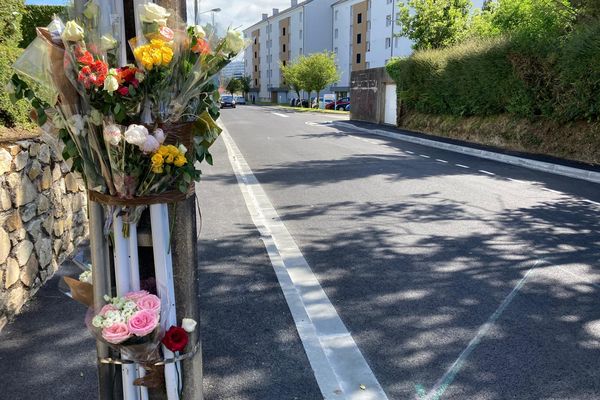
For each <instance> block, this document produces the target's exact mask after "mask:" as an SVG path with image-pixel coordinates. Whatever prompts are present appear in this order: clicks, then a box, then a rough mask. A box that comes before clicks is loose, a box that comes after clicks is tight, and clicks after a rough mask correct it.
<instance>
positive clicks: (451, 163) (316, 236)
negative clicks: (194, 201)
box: [0, 106, 600, 400]
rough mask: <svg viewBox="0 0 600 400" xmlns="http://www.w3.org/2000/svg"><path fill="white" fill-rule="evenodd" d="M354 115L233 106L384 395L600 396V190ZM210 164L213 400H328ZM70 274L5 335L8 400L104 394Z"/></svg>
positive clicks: (1, 353)
mask: <svg viewBox="0 0 600 400" xmlns="http://www.w3.org/2000/svg"><path fill="white" fill-rule="evenodd" d="M340 118H343V117H338V116H336V115H329V114H327V115H324V114H314V113H308V114H300V113H294V112H288V111H285V110H281V109H278V108H271V107H255V106H246V107H238V108H237V109H234V110H224V111H223V121H224V123H225V125H226V127H227V129H228V131H229V134H230V135H231V138H232V139H233V140H234V141H235V143H236V144H237V147H238V148H239V150H240V152H241V154H242V156H243V158H244V159H245V161H246V162H247V163H248V165H249V167H250V168H251V169H252V171H253V173H254V176H255V177H256V178H257V180H258V182H259V183H260V185H261V186H262V189H263V190H264V192H265V194H266V196H267V197H268V200H270V203H271V204H272V206H273V208H274V209H275V210H276V211H277V213H278V215H279V217H280V218H281V220H282V222H283V223H284V224H285V227H286V228H287V231H288V232H289V233H290V234H291V236H292V237H293V239H294V241H295V242H296V245H297V247H298V248H299V249H300V250H301V251H302V254H303V255H304V258H305V259H306V261H307V262H308V264H309V265H310V268H311V269H312V271H313V272H314V274H315V275H316V277H317V278H318V281H319V283H320V285H321V287H322V288H323V289H324V291H325V293H326V294H327V296H328V298H329V300H330V301H331V303H332V304H333V305H334V306H335V311H337V314H338V315H339V317H340V318H341V320H342V321H343V323H344V324H345V326H346V327H347V329H348V330H349V331H350V333H351V334H352V337H353V339H354V341H355V343H356V344H357V346H358V348H359V349H360V351H361V352H362V355H363V356H364V358H365V360H366V362H367V363H368V365H369V366H370V368H371V370H372V372H373V375H374V376H375V377H376V379H377V380H378V381H379V383H380V384H381V386H382V387H383V389H384V390H385V392H386V394H387V397H388V398H389V399H395V400H396V399H397V400H403V399H415V398H416V399H452V400H459V399H460V400H465V399H468V400H472V399H473V400H484V399H485V400H492V399H494V400H504V399H519V400H524V399H531V400H533V399H536V400H537V399H561V400H563V399H568V400H571V399H572V400H579V399H581V400H583V399H598V398H600V368H599V367H600V298H599V296H598V295H599V292H600V274H599V259H600V250H599V248H600V185H595V184H591V183H587V182H583V181H578V180H574V179H568V178H564V177H559V176H554V175H549V174H544V173H540V172H535V171H531V170H527V169H522V168H518V167H513V166H508V165H504V164H500V163H495V162H492V161H485V160H481V159H477V158H473V157H468V156H463V155H458V154H455V153H450V152H446V151H442V150H436V149H432V148H427V147H423V146H418V145H413V144H408V143H404V142H401V141H395V140H391V139H385V138H380V137H376V136H371V135H365V134H362V133H357V132H353V131H352V130H339V129H336V128H335V126H334V125H332V124H331V123H330V121H332V120H335V119H340ZM212 152H213V157H214V161H215V165H214V166H213V167H210V166H204V167H203V171H204V175H203V181H202V182H201V183H200V184H199V185H198V186H197V193H198V195H199V203H200V209H201V212H202V217H203V226H202V233H201V238H200V243H199V250H200V251H199V257H200V259H199V268H200V280H201V286H202V287H201V292H200V298H199V302H200V306H201V310H202V320H201V321H200V329H201V334H202V338H203V359H204V377H205V380H204V397H205V399H206V400H318V399H321V398H323V396H322V394H321V390H320V388H319V385H318V384H317V379H316V377H315V373H314V370H313V368H312V366H311V364H310V362H309V359H308V357H307V354H308V353H307V352H306V351H305V347H304V345H305V343H303V342H302V341H301V339H300V336H299V334H298V330H297V327H296V323H295V320H294V319H293V317H292V315H291V312H290V307H289V306H288V304H287V301H286V297H285V296H284V291H283V290H282V288H281V286H280V284H279V282H278V278H277V276H276V273H275V271H274V268H273V265H272V264H271V260H270V259H269V257H268V254H267V251H266V249H265V244H264V242H263V240H262V238H261V235H260V233H259V231H258V229H257V227H256V226H255V224H254V222H253V218H252V217H253V216H252V215H250V213H249V211H248V209H247V206H246V203H245V198H244V196H243V195H242V192H241V191H240V185H239V184H238V181H237V179H236V176H235V174H234V169H233V167H232V164H231V163H230V160H229V157H228V153H227V149H226V147H225V144H224V141H223V140H222V139H220V140H219V141H218V142H217V143H216V144H215V145H214V146H213V149H212ZM71 272H73V271H70V269H69V267H68V266H67V267H65V268H63V269H61V272H60V273H59V274H58V275H57V276H56V277H55V278H53V279H52V280H51V281H50V282H48V283H47V284H46V285H45V286H44V287H43V288H42V289H41V290H40V291H39V292H38V294H37V295H36V297H35V298H34V300H33V301H31V302H30V303H29V304H28V305H27V306H26V307H25V309H24V311H23V313H22V314H21V315H20V316H19V317H18V318H16V320H15V321H13V322H11V323H10V324H9V325H7V326H6V327H5V328H4V330H3V331H2V333H1V334H0V376H1V377H0V386H1V387H2V390H0V399H33V398H36V399H37V398H40V399H41V398H43V399H77V400H79V399H82V398H94V394H95V393H96V386H95V366H94V354H95V353H94V351H95V349H94V342H93V341H92V340H91V338H90V336H89V333H88V332H87V331H86V328H85V326H84V324H83V323H82V321H83V317H84V315H85V310H84V308H83V307H81V306H79V305H77V304H75V303H74V302H72V301H71V300H69V299H68V298H66V297H65V296H64V295H62V294H61V293H59V292H58V290H57V283H58V279H59V278H60V276H59V275H62V274H69V273H71ZM57 318H59V319H60V323H58V322H57V321H58V320H57ZM350 367H351V366H350Z"/></svg>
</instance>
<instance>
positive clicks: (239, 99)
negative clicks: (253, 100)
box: [235, 96, 246, 106]
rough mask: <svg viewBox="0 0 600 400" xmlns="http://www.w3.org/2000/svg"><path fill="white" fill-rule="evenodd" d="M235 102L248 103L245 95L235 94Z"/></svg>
mask: <svg viewBox="0 0 600 400" xmlns="http://www.w3.org/2000/svg"><path fill="white" fill-rule="evenodd" d="M235 104H241V105H243V106H244V105H246V99H245V98H244V96H235Z"/></svg>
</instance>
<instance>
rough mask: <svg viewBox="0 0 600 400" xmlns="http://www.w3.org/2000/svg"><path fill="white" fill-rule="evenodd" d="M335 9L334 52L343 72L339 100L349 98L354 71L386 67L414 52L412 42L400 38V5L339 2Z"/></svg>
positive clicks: (384, 0)
mask: <svg viewBox="0 0 600 400" xmlns="http://www.w3.org/2000/svg"><path fill="white" fill-rule="evenodd" d="M331 7H332V10H333V12H332V14H333V33H332V36H333V52H334V53H335V54H336V60H337V64H338V69H339V71H340V80H339V81H338V82H337V83H336V84H335V85H333V87H332V90H333V91H335V92H336V93H337V94H338V96H342V97H343V96H345V95H347V94H348V92H349V90H350V74H351V73H352V71H360V70H363V69H367V68H377V67H383V66H384V65H385V64H386V63H387V62H388V60H389V59H390V58H392V57H398V56H407V55H409V54H410V53H411V52H412V50H411V41H410V40H409V39H407V38H402V37H397V36H396V34H397V25H396V23H395V22H396V18H397V13H398V8H397V5H396V1H394V0H339V1H337V2H335V3H334V4H333V5H332V6H331Z"/></svg>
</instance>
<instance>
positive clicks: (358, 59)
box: [356, 53, 361, 64]
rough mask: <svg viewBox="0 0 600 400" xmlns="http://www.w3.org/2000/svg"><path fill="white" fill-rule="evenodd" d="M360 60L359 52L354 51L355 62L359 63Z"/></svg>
mask: <svg viewBox="0 0 600 400" xmlns="http://www.w3.org/2000/svg"><path fill="white" fill-rule="evenodd" d="M360 62H361V57H360V53H356V63H357V64H360Z"/></svg>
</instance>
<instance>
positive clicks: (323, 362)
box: [221, 124, 387, 400]
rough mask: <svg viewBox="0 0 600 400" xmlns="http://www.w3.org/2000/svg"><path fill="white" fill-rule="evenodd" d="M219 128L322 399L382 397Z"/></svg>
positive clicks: (372, 399)
mask: <svg viewBox="0 0 600 400" xmlns="http://www.w3.org/2000/svg"><path fill="white" fill-rule="evenodd" d="M221 127H222V128H223V133H222V134H221V137H222V138H223V141H224V142H225V146H226V147H227V154H228V156H229V161H230V163H231V166H232V167H233V170H234V172H235V175H236V178H237V181H238V185H239V187H240V190H241V192H242V195H243V196H244V200H245V202H246V207H247V208H248V211H249V212H250V216H251V217H252V221H253V222H254V224H255V225H256V228H257V229H258V231H259V233H260V235H261V239H262V240H263V242H264V244H265V248H266V250H267V254H268V255H269V258H270V260H271V263H272V265H273V269H274V270H275V274H276V276H277V279H278V281H279V284H280V286H281V289H282V291H283V295H284V296H285V299H286V301H287V303H288V306H289V308H290V312H291V314H292V317H293V319H294V322H295V324H296V329H297V330H298V334H299V336H300V340H302V345H303V346H304V350H305V352H306V355H307V357H308V360H309V362H310V365H311V366H312V369H313V371H314V374H315V378H316V380H317V384H318V385H319V388H320V390H321V393H322V394H323V397H324V399H326V400H330V399H344V400H387V396H386V394H385V392H384V391H383V388H382V387H381V385H380V384H379V382H378V381H377V378H376V377H375V375H373V372H372V371H371V368H370V367H369V365H368V364H367V361H366V360H365V358H364V357H363V355H362V353H361V352H360V350H359V348H358V346H357V345H356V343H355V342H354V339H353V338H352V335H351V334H350V332H348V330H347V329H346V326H345V325H344V323H343V322H342V320H341V319H340V317H339V315H338V314H337V312H336V310H335V308H334V307H333V305H332V304H331V302H330V301H329V298H328V297H327V295H326V294H325V292H324V291H323V288H322V287H321V285H320V283H319V281H318V280H317V278H316V276H315V275H314V274H313V272H312V270H311V268H310V266H309V265H308V263H307V262H306V260H305V259H304V256H303V255H302V252H301V251H300V249H299V248H298V246H297V244H296V242H295V241H294V239H293V238H292V236H291V235H290V233H289V232H288V230H287V228H286V227H285V225H284V223H283V221H281V219H280V218H279V215H278V214H277V211H276V210H275V208H274V207H273V205H272V204H271V202H270V201H269V198H268V196H267V194H266V193H265V192H264V190H263V189H262V187H261V185H260V183H259V182H258V180H257V179H256V177H255V176H254V174H253V173H252V170H251V169H250V166H249V165H248V163H247V162H246V160H245V159H244V156H243V155H242V153H241V152H240V150H239V149H238V147H237V145H236V144H235V142H234V141H233V139H232V138H231V136H230V135H229V133H228V132H227V129H226V128H225V127H224V126H223V125H222V124H221ZM363 385H364V386H363ZM361 387H364V389H361Z"/></svg>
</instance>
